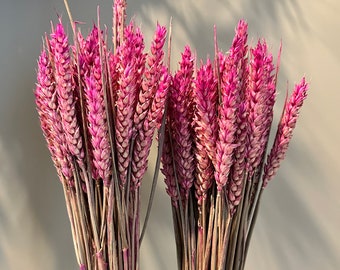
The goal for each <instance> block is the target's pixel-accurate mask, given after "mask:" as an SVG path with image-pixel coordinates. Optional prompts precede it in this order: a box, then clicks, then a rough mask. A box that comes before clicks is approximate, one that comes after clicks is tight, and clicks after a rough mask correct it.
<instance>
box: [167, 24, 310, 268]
mask: <svg viewBox="0 0 340 270" xmlns="http://www.w3.org/2000/svg"><path fill="white" fill-rule="evenodd" d="M247 28H248V25H247V23H246V22H245V21H240V22H239V24H238V26H237V27H236V31H235V37H234V39H233V42H232V45H231V47H230V49H229V51H228V52H227V53H226V54H224V53H222V52H221V51H220V50H219V48H218V46H217V42H216V40H217V39H216V31H215V52H216V53H215V58H214V59H213V61H211V60H209V59H208V60H207V61H206V62H205V63H204V62H203V61H201V63H200V65H199V66H198V67H196V66H195V64H196V62H197V61H196V59H195V57H194V56H193V55H192V53H191V50H190V47H188V46H187V47H186V48H185V50H184V52H183V53H182V60H181V61H180V67H179V69H178V71H176V72H175V74H174V76H173V80H172V84H171V87H170V92H169V102H168V113H167V119H166V127H165V140H164V151H163V154H162V172H163V174H164V176H165V183H166V189H167V193H168V194H169V196H170V198H171V203H172V211H173V223H174V230H175V237H176V246H177V258H178V269H183V270H194V269H197V270H206V269H219V270H222V269H228V270H239V269H244V266H245V260H246V256H247V251H248V247H249V243H250V239H251V235H252V231H253V227H254V224H255V220H256V216H257V213H258V209H259V204H260V199H261V195H262V192H263V190H264V188H265V187H266V185H267V183H268V181H269V180H271V179H272V177H273V176H274V175H275V173H276V171H277V169H278V167H279V165H280V162H281V161H282V159H283V158H284V156H285V153H286V151H287V148H288V144H289V141H290V139H291V137H292V131H293V129H294V127H295V125H296V120H297V117H298V113H299V109H300V108H301V106H302V103H303V100H304V99H305V97H306V93H307V89H308V85H307V83H306V82H305V79H304V78H303V79H302V80H301V82H300V83H298V84H296V85H295V88H294V90H293V93H292V95H291V97H290V98H289V99H288V98H287V99H286V103H285V106H284V109H283V112H282V116H281V120H280V122H279V126H278V128H277V133H276V137H275V139H274V144H273V146H272V149H271V151H270V153H269V155H268V156H267V144H268V139H269V134H270V130H271V125H272V120H273V106H274V103H275V96H276V81H277V73H278V69H279V59H280V53H281V48H280V53H279V57H278V61H277V64H276V65H274V61H273V56H272V54H271V53H270V52H269V51H268V47H267V44H266V42H265V41H264V40H259V41H258V42H257V44H256V45H255V46H254V47H251V48H249V45H248V44H247V38H248V34H247Z"/></svg>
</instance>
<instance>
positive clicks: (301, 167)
mask: <svg viewBox="0 0 340 270" xmlns="http://www.w3.org/2000/svg"><path fill="white" fill-rule="evenodd" d="M69 2H70V5H71V9H72V12H73V16H74V18H76V19H78V20H80V21H83V22H86V23H87V25H85V26H84V27H83V29H87V27H88V26H90V23H91V22H92V20H95V18H96V5H97V4H99V5H100V6H101V13H102V22H103V23H106V24H107V25H109V26H111V1H110V0H100V1H91V0H86V1H85V0H82V1H80V0H78V1H75V0H69ZM175 2H176V3H177V4H175ZM57 13H58V14H62V15H63V18H64V21H65V22H67V16H66V12H65V10H64V7H63V3H62V0H56V1H52V0H50V1H44V0H26V1H25V0H1V1H0V69H1V71H0V269H6V270H7V269H8V270H17V269H27V270H38V269H44V270H45V269H47V270H57V269H76V264H75V258H74V252H73V247H72V243H71V236H70V229H69V224H68V220H67V215H66V210H65V206H64V199H63V195H62V191H61V187H60V185H59V183H58V180H57V178H56V174H55V171H54V168H53V167H52V165H51V162H50V159H49V155H48V151H47V149H46V147H45V142H44V140H43V137H42V135H41V131H40V129H39V126H38V120H37V115H36V113H35V105H34V100H33V94H32V89H33V88H34V83H35V68H36V59H37V57H38V55H39V51H40V48H41V36H42V35H43V34H44V32H45V31H47V32H49V27H50V23H49V21H50V20H51V19H53V20H54V21H56V18H57V16H56V15H57ZM128 13H129V16H131V15H132V14H135V15H136V20H137V21H138V23H140V24H141V25H142V29H143V31H144V33H145V34H146V35H147V37H146V41H147V44H149V41H150V35H151V34H152V32H153V29H154V24H155V22H156V20H157V19H158V20H159V21H160V22H161V23H163V24H167V23H168V21H169V18H170V16H172V17H173V24H174V29H173V37H174V39H173V40H174V42H173V66H175V65H176V62H177V61H178V60H179V53H180V51H181V50H182V48H183V46H184V45H185V44H187V43H189V44H191V45H192V46H193V48H196V49H197V54H198V55H199V56H200V57H205V56H206V55H207V54H210V55H212V52H213V31H212V29H213V25H214V24H216V25H217V29H218V36H219V45H220V47H221V48H224V49H227V48H228V46H229V44H230V42H231V39H232V37H233V35H232V33H233V31H234V27H235V26H236V24H237V21H238V19H240V18H245V19H246V20H247V21H248V22H249V28H250V31H249V36H250V37H254V40H256V39H257V38H258V37H265V38H266V39H267V41H268V43H269V45H270V46H271V48H272V51H273V52H274V53H277V50H278V45H279V42H280V40H281V39H282V41H283V54H282V62H281V63H282V65H281V71H280V76H279V79H280V83H279V89H280V93H279V96H278V99H279V102H278V106H277V108H278V109H280V108H281V107H280V105H282V101H283V98H284V96H285V89H286V82H287V80H289V85H290V86H292V85H293V84H294V83H295V82H296V81H298V80H299V79H300V77H301V76H303V75H306V77H307V79H308V80H309V81H310V82H311V90H310V93H309V97H308V99H307V101H306V103H305V106H304V108H303V109H302V114H301V118H300V119H299V123H298V127H297V129H296V130H295V135H294V138H293V141H292V144H291V147H290V150H289V152H288V155H287V158H286V160H285V162H284V163H283V164H282V166H281V168H280V171H279V174H278V175H277V177H276V178H275V180H274V181H273V182H271V183H270V184H269V186H268V189H267V190H266V192H265V194H264V197H263V201H262V207H261V210H260V215H259V217H258V223H257V226H256V229H255V234H254V236H253V239H252V240H253V241H252V245H251V249H250V253H249V257H248V261H247V267H246V269H248V270H251V269H254V270H255V269H263V270H267V269H270V270H276V269H277V270H281V269H282V270H286V269H299V270H304V269H308V270H319V269H326V270H337V269H340V259H339V257H340V241H339V238H340V233H339V227H340V213H339V209H340V200H339V188H340V179H339V178H340V177H339V176H340V166H339V165H340V164H339V157H338V156H339V153H340V142H339V134H340V133H339V131H340V127H339V119H340V113H339V102H340V94H339V85H340V68H339V65H340V53H339V48H340V38H339V30H340V17H339V14H340V2H339V1H337V0H323V1H316V0H300V1H298V0H282V1H272V0H257V1H253V0H241V1H232V0H209V1H204V0H195V1H194V0H181V1H179V0H177V1H174V0H172V1H171V0H144V1H137V0H135V1H133V0H130V1H129V2H128ZM69 29H70V28H69ZM277 113H278V114H279V111H277ZM278 114H277V115H278ZM147 181H148V179H146V182H147ZM153 210H154V211H153V214H152V218H151V221H150V227H149V229H148V234H147V236H146V238H145V242H144V246H143V247H142V256H141V259H142V262H141V266H142V269H151V270H152V269H156V270H157V269H169V270H170V269H175V265H176V263H175V246H174V241H173V238H172V221H171V213H170V207H169V202H168V198H167V196H166V195H165V192H164V190H163V186H162V185H160V186H159V189H158V193H157V194H156V201H155V204H154V208H153Z"/></svg>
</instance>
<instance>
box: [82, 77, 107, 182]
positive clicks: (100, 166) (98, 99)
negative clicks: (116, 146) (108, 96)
mask: <svg viewBox="0 0 340 270" xmlns="http://www.w3.org/2000/svg"><path fill="white" fill-rule="evenodd" d="M85 92H86V100H87V108H88V122H89V127H88V130H89V134H90V140H91V146H92V148H91V150H92V155H93V168H92V169H93V170H92V176H93V178H94V179H96V180H98V179H99V178H101V179H102V180H103V181H104V183H105V184H108V183H109V179H110V175H111V147H110V143H109V137H108V126H107V120H106V113H105V104H104V96H103V95H104V93H103V91H102V87H101V84H99V83H98V80H96V79H95V76H94V75H93V74H91V75H90V76H89V77H87V79H86V88H85Z"/></svg>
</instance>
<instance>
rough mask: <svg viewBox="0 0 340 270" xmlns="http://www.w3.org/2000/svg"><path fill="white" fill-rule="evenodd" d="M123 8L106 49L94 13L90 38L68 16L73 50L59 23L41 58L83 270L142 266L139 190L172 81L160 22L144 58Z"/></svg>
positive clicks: (47, 118)
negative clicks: (111, 47)
mask: <svg viewBox="0 0 340 270" xmlns="http://www.w3.org/2000/svg"><path fill="white" fill-rule="evenodd" d="M65 3H66V7H67V10H68V6H67V2H66V1H65ZM125 10H126V2H125V1H123V0H120V1H115V3H114V6H113V12H114V16H113V43H112V44H113V49H112V50H111V49H110V48H109V45H108V44H109V43H108V35H107V29H106V28H105V29H101V26H100V21H99V9H98V22H97V24H96V25H93V27H92V29H91V30H90V32H89V34H88V36H87V37H84V36H83V35H82V33H81V31H80V29H78V28H77V25H76V24H75V23H74V21H73V20H72V16H71V14H69V15H70V21H71V24H72V31H73V45H71V44H69V38H68V36H67V35H66V33H65V30H64V27H63V25H62V22H61V19H59V23H57V24H56V25H55V26H52V31H51V34H50V35H49V36H48V35H46V37H45V39H44V42H43V50H42V52H41V55H40V58H39V61H38V71H37V86H36V90H35V96H36V105H37V110H38V113H39V118H40V123H41V127H42V130H43V134H44V136H45V138H46V140H47V145H48V148H49V150H50V153H51V156H52V160H53V162H54V165H55V167H56V169H57V172H58V176H59V179H60V182H61V184H62V187H63V191H64V194H65V200H66V206H67V212H68V216H69V219H70V223H71V231H72V236H73V242H74V248H75V253H76V257H77V262H78V264H79V267H80V269H82V270H85V269H100V270H104V269H120V270H123V269H124V270H128V269H138V268H139V248H140V243H141V238H142V236H141V233H140V231H141V230H140V220H141V217H140V206H141V203H140V185H141V182H142V179H143V176H144V174H145V172H146V170H147V166H148V156H149V152H150V147H151V144H152V139H153V135H154V132H155V131H157V130H158V131H159V132H160V130H161V126H162V125H161V123H162V121H163V120H162V119H164V117H163V114H164V108H165V105H164V104H165V101H166V97H167V93H168V88H169V83H170V76H169V74H168V68H167V66H166V65H165V64H164V63H163V60H164V59H163V58H164V53H163V46H164V43H165V39H166V33H167V31H166V29H165V27H163V26H160V25H157V28H156V31H155V36H154V39H153V41H152V44H151V46H150V52H149V53H145V50H144V47H145V46H144V40H143V35H142V33H141V31H140V29H139V28H138V27H136V26H135V25H134V24H133V22H131V23H129V24H126V23H125V20H126V11H125ZM68 11H69V10H68ZM163 122H164V121H163ZM163 126H164V125H163ZM163 129H164V128H163ZM159 138H160V140H161V139H162V137H161V134H160V135H159ZM157 172H158V169H157V168H156V174H155V177H154V178H155V179H157ZM143 231H144V229H143Z"/></svg>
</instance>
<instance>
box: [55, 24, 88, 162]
mask: <svg viewBox="0 0 340 270" xmlns="http://www.w3.org/2000/svg"><path fill="white" fill-rule="evenodd" d="M51 49H52V54H53V56H54V64H55V80H56V88H57V94H58V104H59V109H60V115H61V120H62V126H63V130H64V132H65V137H66V144H67V147H68V149H69V151H70V152H71V154H72V155H74V156H75V157H76V158H77V161H78V162H79V164H80V165H81V166H83V164H84V160H83V159H84V149H83V141H82V137H81V134H80V127H79V123H78V119H77V114H76V106H75V96H74V90H75V84H74V80H73V75H74V74H73V70H74V69H73V67H72V63H71V57H70V48H69V44H68V41H67V36H66V34H65V31H64V28H63V25H62V24H61V22H59V23H58V24H57V26H56V29H55V31H54V32H53V33H52V34H51Z"/></svg>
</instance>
